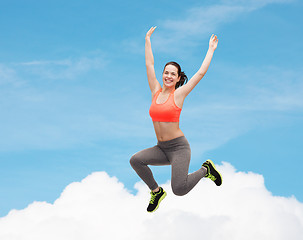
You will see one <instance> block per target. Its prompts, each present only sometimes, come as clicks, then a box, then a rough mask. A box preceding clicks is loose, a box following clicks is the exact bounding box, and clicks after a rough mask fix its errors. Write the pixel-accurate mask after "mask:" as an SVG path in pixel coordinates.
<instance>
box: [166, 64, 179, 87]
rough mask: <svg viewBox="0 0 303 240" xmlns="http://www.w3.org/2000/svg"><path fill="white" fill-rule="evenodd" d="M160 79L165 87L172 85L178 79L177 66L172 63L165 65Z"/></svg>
mask: <svg viewBox="0 0 303 240" xmlns="http://www.w3.org/2000/svg"><path fill="white" fill-rule="evenodd" d="M162 80H163V84H165V86H166V87H174V86H175V85H176V83H177V82H179V81H180V76H178V68H177V67H175V66H174V65H167V66H166V67H165V69H164V71H163V76H162Z"/></svg>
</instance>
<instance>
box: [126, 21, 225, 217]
mask: <svg viewBox="0 0 303 240" xmlns="http://www.w3.org/2000/svg"><path fill="white" fill-rule="evenodd" d="M155 29H156V27H152V28H151V29H150V30H149V31H148V32H147V33H146V37H145V62H146V71H147V79H148V83H149V87H150V90H151V94H152V104H151V106H150V109H149V114H150V116H151V118H152V121H153V125H154V129H155V132H156V136H157V140H158V143H157V145H155V146H154V147H152V148H147V149H144V150H142V151H140V152H137V153H136V154H134V155H133V156H132V157H131V159H130V164H131V166H132V167H133V169H134V170H135V171H136V172H137V174H138V175H139V177H140V178H141V179H142V180H143V181H144V182H145V183H146V184H147V186H148V187H149V188H150V190H151V199H150V202H149V205H148V207H147V211H148V212H154V211H156V210H157V209H158V207H159V204H160V202H161V201H162V200H163V199H164V198H165V196H166V192H165V191H164V190H163V188H162V187H159V186H158V184H157V182H156V181H155V179H154V177H153V174H152V172H151V170H150V168H149V167H148V165H154V166H163V165H171V168H172V177H171V187H172V191H173V193H174V194H176V195H178V196H183V195H185V194H187V193H188V192H189V191H190V190H191V189H193V187H194V186H195V185H196V184H197V183H198V182H199V181H200V180H201V179H202V178H203V177H207V178H210V179H211V180H212V181H214V182H215V184H216V185H217V186H220V185H221V184H222V177H221V174H220V173H219V172H218V171H217V170H216V168H215V166H214V164H213V162H212V161H211V160H207V161H206V162H204V163H203V164H202V166H201V168H200V169H199V170H197V171H196V172H193V173H191V174H188V168H189V162H190V155H191V150H190V146H189V143H188V141H187V140H186V138H185V136H184V134H183V132H182V131H181V129H180V128H179V118H180V113H181V110H182V106H183V102H184V100H185V98H186V97H187V95H188V94H189V93H190V92H191V91H192V90H193V89H194V87H195V86H196V85H197V84H198V82H199V81H200V80H201V79H202V78H203V76H204V75H205V73H206V72H207V69H208V67H209V65H210V62H211V59H212V57H213V54H214V51H215V50H216V48H217V45H218V38H217V36H214V35H212V36H211V38H210V40H209V48H208V51H207V54H206V56H205V59H204V61H203V63H202V65H201V67H200V69H199V70H198V72H197V73H196V74H195V75H194V76H193V77H192V78H191V79H190V80H189V81H188V82H187V77H186V75H185V74H184V72H181V68H180V66H179V64H178V63H176V62H169V63H167V64H166V65H165V67H164V70H163V74H162V81H163V87H161V85H160V83H159V82H158V80H157V79H156V74H155V69H154V57H153V53H152V48H151V40H150V38H151V35H152V34H153V32H154V31H155ZM186 82H187V83H186ZM185 83H186V84H185Z"/></svg>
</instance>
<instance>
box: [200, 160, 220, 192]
mask: <svg viewBox="0 0 303 240" xmlns="http://www.w3.org/2000/svg"><path fill="white" fill-rule="evenodd" d="M202 166H203V167H205V168H206V169H207V173H206V175H205V176H204V177H207V178H210V179H211V180H212V181H214V182H215V184H216V185H217V186H220V185H221V184H222V176H221V174H220V173H219V172H218V171H217V169H216V168H215V165H214V163H213V162H212V161H211V160H210V159H208V160H207V161H206V162H205V163H203V164H202Z"/></svg>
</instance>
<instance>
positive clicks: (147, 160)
mask: <svg viewBox="0 0 303 240" xmlns="http://www.w3.org/2000/svg"><path fill="white" fill-rule="evenodd" d="M130 164H131V166H132V167H133V169H134V170H135V171H136V173H137V174H138V175H139V177H140V178H141V179H142V180H143V181H144V182H145V183H146V185H147V186H148V187H149V188H150V189H151V190H154V189H156V188H157V187H158V184H157V182H156V181H155V179H154V176H153V173H152V171H151V170H150V168H149V167H148V166H147V165H154V166H163V165H170V162H169V161H168V159H167V157H166V155H165V154H164V152H163V151H162V150H161V149H160V148H159V147H158V146H157V145H156V146H154V147H151V148H147V149H144V150H142V151H139V152H137V153H135V154H134V155H133V156H132V157H131V159H130Z"/></svg>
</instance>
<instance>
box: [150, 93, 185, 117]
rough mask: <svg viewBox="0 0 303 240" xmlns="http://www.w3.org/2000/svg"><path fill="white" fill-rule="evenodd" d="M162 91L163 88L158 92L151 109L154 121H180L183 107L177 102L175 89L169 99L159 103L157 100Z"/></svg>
mask: <svg viewBox="0 0 303 240" xmlns="http://www.w3.org/2000/svg"><path fill="white" fill-rule="evenodd" d="M161 91H162V89H160V90H159V91H158V92H156V94H155V96H154V98H153V101H152V104H151V106H150V109H149V115H150V116H151V118H152V120H153V122H179V119H180V114H181V110H182V109H181V108H179V107H178V106H177V105H176V103H175V100H174V92H175V91H172V92H171V93H170V94H169V97H168V99H167V100H166V101H165V102H164V103H161V104H159V103H156V101H157V98H158V96H159V94H160V92H161Z"/></svg>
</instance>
